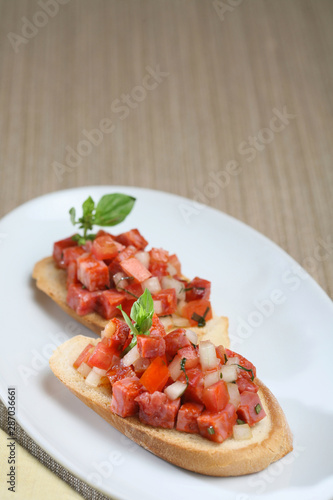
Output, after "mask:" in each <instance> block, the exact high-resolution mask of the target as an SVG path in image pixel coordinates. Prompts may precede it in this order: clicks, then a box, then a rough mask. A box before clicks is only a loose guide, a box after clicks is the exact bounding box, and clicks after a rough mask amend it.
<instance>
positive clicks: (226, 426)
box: [197, 403, 237, 443]
mask: <svg viewBox="0 0 333 500" xmlns="http://www.w3.org/2000/svg"><path fill="white" fill-rule="evenodd" d="M236 420H237V414H236V410H235V407H234V405H232V404H230V403H229V404H227V406H226V407H225V409H224V410H222V411H219V412H211V411H208V410H205V411H203V412H202V413H201V415H200V416H199V417H198V419H197V422H198V427H199V431H200V434H201V435H202V436H203V437H205V438H206V439H210V440H211V441H215V442H216V443H222V442H223V441H225V440H226V439H227V438H228V437H230V436H231V435H232V428H233V426H234V425H235V424H236Z"/></svg>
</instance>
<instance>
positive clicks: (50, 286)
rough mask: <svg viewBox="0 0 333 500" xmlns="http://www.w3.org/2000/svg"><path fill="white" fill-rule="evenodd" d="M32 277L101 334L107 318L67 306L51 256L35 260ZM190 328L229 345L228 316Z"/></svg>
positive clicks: (64, 276)
mask: <svg viewBox="0 0 333 500" xmlns="http://www.w3.org/2000/svg"><path fill="white" fill-rule="evenodd" d="M32 277H33V278H34V279H35V280H36V285H37V288H39V289H40V290H42V291H43V292H44V293H46V295H48V296H49V297H51V299H52V300H54V301H55V302H56V303H57V304H58V306H60V307H61V308H62V309H63V310H64V311H65V312H66V313H67V314H69V315H70V316H72V318H74V319H76V320H77V321H79V322H80V323H82V324H83V325H84V326H86V327H87V328H89V330H92V331H93V332H95V333H97V335H100V334H101V331H102V330H104V328H105V326H106V325H107V323H108V322H109V320H107V319H104V318H103V317H102V316H100V315H99V314H97V313H90V314H86V315H85V316H79V315H78V314H76V312H75V311H74V310H73V309H71V308H70V307H69V306H68V304H67V302H66V297H67V287H66V279H67V273H66V271H65V270H64V269H59V268H58V267H56V265H55V263H54V260H53V258H52V257H46V258H44V259H42V260H40V261H39V262H37V264H35V267H34V270H33V273H32ZM173 328H176V327H173ZM173 328H170V329H173ZM170 329H169V330H170ZM191 330H194V331H195V332H197V334H198V337H199V340H202V339H204V338H205V336H206V335H207V332H209V337H210V339H211V340H212V342H214V338H215V337H218V338H219V343H220V344H223V345H224V346H225V347H228V346H229V337H228V318H226V317H215V318H213V319H211V320H209V321H207V326H206V327H202V328H198V327H192V328H191ZM166 331H168V328H166Z"/></svg>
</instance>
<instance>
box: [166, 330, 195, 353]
mask: <svg viewBox="0 0 333 500" xmlns="http://www.w3.org/2000/svg"><path fill="white" fill-rule="evenodd" d="M185 332H186V331H185V330H184V329H183V328H178V329H177V330H174V331H173V332H170V333H168V334H167V335H166V336H165V337H164V340H165V352H166V354H167V356H169V357H170V358H173V357H174V356H175V355H176V354H177V351H178V350H179V349H181V348H182V347H188V346H190V345H191V342H190V341H189V339H188V338H187V337H186V333H185Z"/></svg>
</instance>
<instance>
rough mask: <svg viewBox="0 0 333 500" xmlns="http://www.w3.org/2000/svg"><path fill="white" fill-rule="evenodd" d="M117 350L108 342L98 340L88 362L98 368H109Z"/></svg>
mask: <svg viewBox="0 0 333 500" xmlns="http://www.w3.org/2000/svg"><path fill="white" fill-rule="evenodd" d="M116 352H117V350H116V349H115V348H110V347H109V346H107V345H106V344H103V342H98V344H97V345H96V347H95V349H94V350H93V352H92V354H91V356H90V358H89V359H88V364H89V366H96V368H100V369H101V370H108V369H109V368H110V366H111V363H112V358H113V356H114V355H115V354H116Z"/></svg>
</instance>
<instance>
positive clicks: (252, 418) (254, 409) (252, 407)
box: [237, 391, 266, 427]
mask: <svg viewBox="0 0 333 500" xmlns="http://www.w3.org/2000/svg"><path fill="white" fill-rule="evenodd" d="M240 398H241V402H240V405H239V407H238V409H237V415H238V417H239V418H240V419H241V420H243V421H244V422H246V423H247V424H249V426H250V427H252V425H254V424H256V423H257V422H259V421H260V420H262V419H263V418H264V417H265V416H266V413H265V410H264V409H263V407H262V404H261V401H260V398H259V396H258V394H257V393H256V392H252V391H244V392H242V393H241V395H240Z"/></svg>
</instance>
